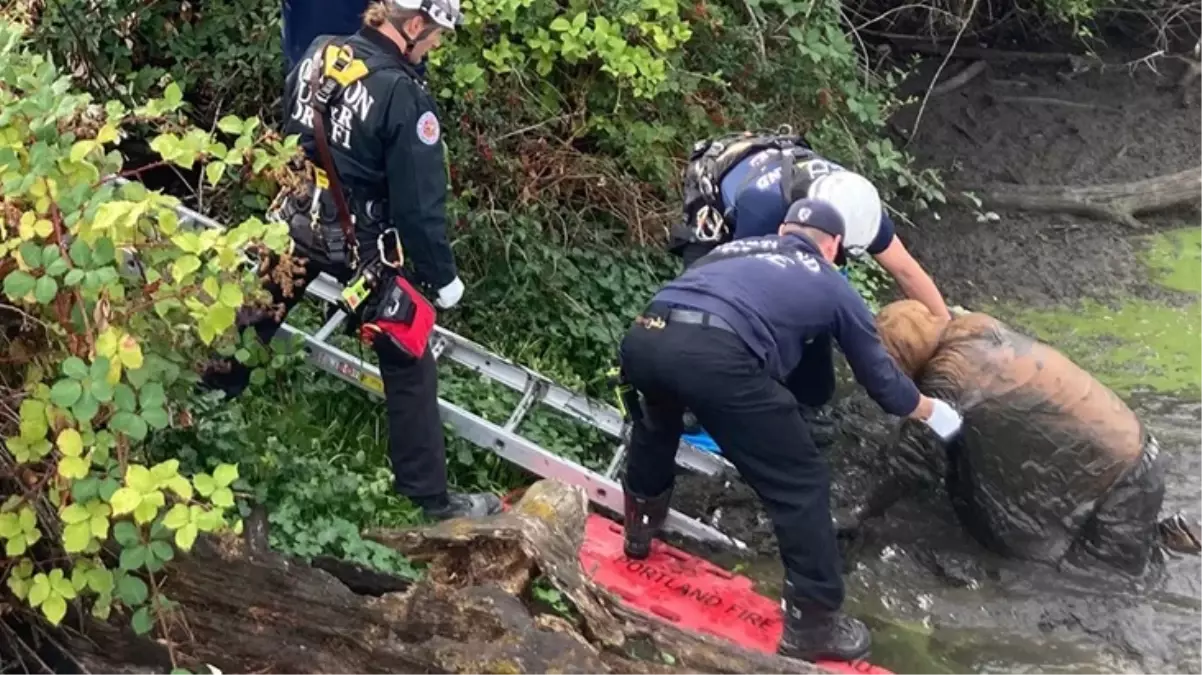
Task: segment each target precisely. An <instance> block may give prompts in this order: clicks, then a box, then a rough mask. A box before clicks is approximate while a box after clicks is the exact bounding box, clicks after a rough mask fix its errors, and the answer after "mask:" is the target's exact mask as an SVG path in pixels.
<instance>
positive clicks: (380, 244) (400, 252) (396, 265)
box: [376, 227, 405, 270]
mask: <svg viewBox="0 0 1202 675" xmlns="http://www.w3.org/2000/svg"><path fill="white" fill-rule="evenodd" d="M389 233H391V234H392V240H393V242H394V244H393V249H394V250H395V252H396V262H392V261H390V260H389V259H388V255H387V253H386V250H387V249H386V248H385V246H384V238H385V237H387V236H388V234H389ZM376 250H378V251H379V253H380V264H381V265H384V266H385V267H391V268H392V269H394V270H399V269H401V267H403V266H404V265H405V251H404V249H402V248H401V235H400V233H398V232H397V231H396V228H395V227H390V228H388V229H387V230H384V231H383V232H381V233H380V236H379V237H376Z"/></svg>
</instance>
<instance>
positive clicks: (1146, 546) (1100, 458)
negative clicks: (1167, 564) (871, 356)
mask: <svg viewBox="0 0 1202 675" xmlns="http://www.w3.org/2000/svg"><path fill="white" fill-rule="evenodd" d="M877 329H878V330H879V331H880V336H881V340H882V342H883V343H884V345H885V348H886V349H887V350H888V351H889V353H890V355H891V356H892V357H893V358H894V359H895V360H896V361H897V363H898V364H899V366H900V367H901V368H902V370H903V371H905V372H907V373H908V374H910V375H911V377H913V378H915V381H916V382H917V383H918V385H919V387H920V388H921V389H922V390H923V391H924V392H926V393H927V394H928V395H932V396H939V397H942V398H946V399H947V400H949V401H951V402H953V404H955V405H957V406H958V408H959V409H960V410H961V411H962V412H963V416H964V431H963V433H962V434H961V436H960V437H959V438H958V439H957V441H956V442H955V443H953V444H951V445H949V446H947V447H946V448H940V447H936V446H935V445H934V444H933V443H931V442H930V441H929V439H927V438H925V437H924V435H923V434H921V433H916V432H919V431H921V430H919V429H915V428H912V425H903V428H902V432H901V437H900V440H899V443H898V444H897V447H895V448H890V449H889V450H888V451H887V452H886V453H885V458H884V463H885V465H886V466H887V468H888V474H887V476H886V477H885V478H884V479H882V480H881V481H880V482H879V484H878V485H877V486H876V487H875V488H874V489H873V490H871V491H870V496H869V498H868V500H867V502H866V503H865V504H864V505H863V506H862V507H861V511H860V513H859V514H858V518H859V520H860V521H861V522H862V521H863V520H866V519H870V518H876V517H879V516H881V515H883V513H884V511H885V510H886V508H887V507H888V506H889V505H891V504H892V503H894V502H895V501H896V500H897V499H898V498H900V497H901V496H903V495H904V494H907V493H910V492H913V491H915V490H922V489H924V488H927V487H929V486H930V485H932V484H935V485H937V484H938V482H939V481H943V482H944V484H945V487H946V489H947V492H948V495H949V497H950V498H951V500H952V504H953V506H954V507H955V511H956V514H957V516H958V517H959V519H960V521H961V523H962V524H963V525H964V526H965V528H966V529H967V530H968V531H969V533H970V534H971V535H972V536H973V538H974V539H976V540H977V541H978V542H980V543H981V544H982V545H983V546H985V547H986V548H988V549H990V550H992V551H993V552H995V553H997V554H999V555H1003V556H1008V557H1014V558H1022V559H1027V560H1034V561H1039V562H1045V563H1050V564H1059V563H1060V562H1061V561H1069V562H1072V563H1074V564H1092V563H1093V562H1101V563H1104V564H1106V565H1109V566H1110V567H1112V568H1114V569H1117V570H1119V571H1121V572H1125V573H1127V574H1132V575H1139V574H1142V573H1143V571H1144V570H1145V568H1146V566H1147V564H1148V562H1149V561H1150V559H1151V558H1152V556H1153V553H1154V551H1155V550H1156V549H1157V547H1160V546H1163V547H1165V548H1168V549H1171V550H1175V551H1178V552H1182V553H1192V554H1195V555H1196V554H1198V553H1199V551H1200V550H1202V544H1200V543H1199V528H1198V524H1197V520H1196V519H1195V520H1194V521H1187V520H1186V518H1185V517H1184V516H1183V515H1181V514H1174V515H1171V516H1169V517H1167V518H1164V519H1163V520H1160V521H1159V522H1158V520H1157V519H1158V517H1159V513H1160V510H1161V505H1162V502H1163V500H1164V463H1165V455H1164V454H1163V453H1161V451H1160V449H1159V446H1158V444H1157V442H1156V439H1155V438H1154V437H1153V436H1152V434H1151V432H1150V431H1149V430H1148V429H1147V428H1146V427H1145V426H1144V425H1143V424H1142V423H1141V422H1140V420H1139V418H1138V417H1137V416H1136V415H1135V413H1134V412H1133V411H1132V410H1131V408H1130V407H1128V406H1127V404H1126V403H1124V402H1123V400H1122V399H1120V398H1119V397H1118V396H1117V395H1115V393H1114V392H1113V391H1111V390H1110V389H1109V388H1108V387H1106V386H1105V385H1103V384H1102V383H1101V382H1098V381H1097V380H1096V379H1094V377H1093V376H1091V375H1090V374H1089V373H1087V372H1086V371H1084V370H1082V369H1081V368H1079V367H1078V366H1077V365H1076V364H1074V363H1073V362H1072V361H1070V360H1069V359H1068V358H1066V357H1065V356H1064V355H1062V354H1061V353H1060V352H1058V351H1056V350H1055V349H1053V348H1051V347H1049V346H1048V345H1045V344H1042V343H1040V342H1038V341H1036V340H1033V339H1031V338H1029V337H1027V336H1025V335H1022V334H1021V333H1018V332H1015V331H1013V330H1011V329H1010V328H1009V327H1008V326H1006V325H1005V324H1003V323H1002V322H1000V321H998V320H997V319H994V318H993V317H990V316H988V315H986V314H982V313H965V314H962V315H960V316H957V317H956V318H955V319H953V320H952V321H951V322H950V323H948V324H942V323H941V322H940V321H939V320H938V319H937V318H936V317H935V316H933V315H932V314H931V312H930V311H929V310H928V309H927V308H926V307H924V306H923V305H922V304H920V303H918V302H914V301H912V300H907V301H901V302H896V303H893V304H890V305H888V306H887V307H885V308H884V309H883V310H881V312H880V314H879V315H878V316H877ZM847 525H848V529H854V527H856V526H857V525H858V522H852V523H847Z"/></svg>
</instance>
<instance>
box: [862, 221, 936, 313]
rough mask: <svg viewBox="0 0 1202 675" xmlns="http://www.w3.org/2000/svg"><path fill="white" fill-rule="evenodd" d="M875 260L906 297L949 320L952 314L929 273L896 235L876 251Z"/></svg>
mask: <svg viewBox="0 0 1202 675" xmlns="http://www.w3.org/2000/svg"><path fill="white" fill-rule="evenodd" d="M874 257H875V258H876V261H877V262H878V263H880V264H881V267H883V268H885V271H886V272H888V273H889V276H891V277H893V280H894V281H896V282H897V285H898V287H899V288H901V291H902V293H905V295H906V297H907V298H910V299H912V300H917V301H919V302H921V303H922V304H924V305H926V306H927V308H928V309H930V310H931V313H932V314H934V315H935V316H937V317H940V318H942V319H943V320H945V321H951V318H952V315H951V313H950V312H949V311H948V309H947V303H945V302H944V300H943V294H942V293H940V292H939V287H938V286H936V285H935V281H934V280H933V279H931V275H929V274H927V271H926V270H924V269H923V268H922V265H919V264H918V261H917V260H915V259H914V256H912V255H910V252H909V251H907V250H906V246H905V244H903V243H902V241H901V239H900V238H898V237H897V236H896V235H895V236H894V237H893V241H892V242H890V243H889V246H888V247H886V248H885V250H884V251H881V252H880V253H877V254H876V255H875V256H874Z"/></svg>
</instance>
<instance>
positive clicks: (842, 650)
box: [620, 199, 961, 661]
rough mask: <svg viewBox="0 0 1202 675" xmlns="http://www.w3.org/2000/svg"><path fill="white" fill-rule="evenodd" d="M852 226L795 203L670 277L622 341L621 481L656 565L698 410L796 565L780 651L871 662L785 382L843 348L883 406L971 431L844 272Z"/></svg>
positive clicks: (634, 531)
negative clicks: (930, 392) (690, 421)
mask: <svg viewBox="0 0 1202 675" xmlns="http://www.w3.org/2000/svg"><path fill="white" fill-rule="evenodd" d="M845 232H846V230H845V228H844V221H843V218H842V216H841V215H840V214H839V212H838V211H837V210H836V209H835V208H834V207H833V206H832V205H831V204H829V203H827V202H824V201H820V200H812V199H801V200H798V201H797V202H795V203H794V204H793V205H792V206H791V208H790V209H789V210H788V213H787V214H786V216H785V218H784V222H783V223H782V224H781V225H780V226H779V228H778V231H777V232H776V233H773V234H765V235H762V236H756V237H746V238H741V239H736V240H734V241H731V242H728V243H726V244H723V245H721V246H718V247H717V248H715V249H713V250H712V251H710V252H709V253H708V254H706V255H705V256H703V257H701V258H700V259H698V260H697V261H696V262H695V263H694V264H693V265H692V266H690V267H689V269H687V270H686V271H685V272H684V273H683V274H682V275H681V276H679V277H677V278H676V279H674V280H672V281H670V282H668V284H667V285H666V286H664V287H663V288H662V289H661V290H660V291H659V292H658V293H656V294H655V296H654V298H652V300H651V302H650V304H649V305H648V307H647V308H646V309H645V310H644V311H643V312H642V313H641V314H640V315H639V316H638V317H637V318H636V320H635V322H634V324H633V325H632V326H631V327H630V329H629V330H628V331H627V333H626V336H625V338H624V339H623V341H622V344H621V348H620V362H621V368H622V371H623V373H624V377H625V379H626V381H627V383H628V385H629V386H630V387H631V388H632V389H633V390H634V392H636V393H637V396H635V397H634V402H635V405H633V406H630V407H629V409H628V412H629V413H630V415H631V418H632V432H631V438H630V442H629V445H628V453H629V455H628V464H627V467H626V475H625V478H624V479H623V483H624V484H623V487H624V490H625V500H626V501H625V527H626V535H625V536H626V541H625V552H626V555H627V556H628V557H630V558H634V559H642V558H646V557H647V556H648V555H649V554H650V551H651V542H652V539H653V538H654V536H655V535H656V534H657V533H658V532H659V530H660V528H661V527H662V526H663V523H664V520H665V519H666V517H667V514H668V511H669V502H670V500H671V496H672V489H673V485H674V480H675V471H674V467H675V455H676V449H677V447H678V444H679V442H680V438H681V433H682V431H683V420H682V413H683V412H684V410H685V408H688V409H690V410H692V411H693V413H694V414H695V415H696V416H697V419H698V421H699V422H700V423H701V425H702V426H704V427H705V429H706V430H708V431H709V433H710V434H711V435H712V436H713V437H714V439H715V440H716V441H717V443H718V445H719V446H721V448H722V451H723V456H724V457H726V458H727V459H728V460H730V462H731V463H732V464H733V465H734V466H735V468H736V469H737V470H738V471H739V473H740V474H741V475H742V477H743V479H744V480H745V481H747V483H748V484H749V485H750V486H751V487H752V489H754V490H755V492H756V494H758V495H759V497H760V499H761V500H762V501H763V503H764V506H765V509H766V511H767V513H768V515H769V516H770V517H771V519H772V522H773V525H774V528H775V531H776V537H777V540H778V541H779V544H780V552H781V558H782V560H783V562H784V567H785V570H786V575H785V577H786V583H785V590H784V597H783V598H782V603H783V605H784V609H785V626H784V633H783V635H782V637H781V642H780V646H779V650H780V652H781V653H782V654H784V655H786V656H791V657H794V658H803V659H807V660H810V661H815V660H822V659H833V660H853V659H858V658H862V657H863V656H864V655H865V654H866V653H867V652H868V647H869V643H870V636H869V633H868V629H867V627H865V626H864V624H863V623H861V622H860V621H858V620H856V619H853V618H851V617H848V616H845V615H844V614H842V612H841V611H840V607H841V606H842V604H843V580H842V578H841V576H840V568H841V562H840V555H839V550H838V547H837V545H836V542H835V531H834V527H833V524H832V521H831V512H830V476H829V471H828V468H827V465H826V462H825V460H824V458H823V457H822V455H821V453H819V452H818V450H817V448H816V447H815V445H814V442H813V441H812V440H811V438H810V432H809V425H808V424H807V423H806V421H805V419H804V418H803V417H802V415H801V414H800V411H799V409H798V402H797V400H796V398H795V397H794V395H793V394H792V392H790V391H789V389H788V388H787V387H786V386H785V381H786V378H787V376H788V375H789V373H792V372H793V371H794V370H795V369H796V367H797V364H798V363H799V362H800V361H801V360H802V359H804V358H805V355H806V352H807V351H808V350H810V349H811V345H813V344H815V343H816V342H818V341H820V340H835V341H837V342H838V343H839V346H840V347H841V349H842V350H843V353H844V354H846V356H847V360H848V362H849V363H850V364H851V368H852V371H853V373H854V374H855V377H856V380H857V381H858V382H859V383H860V384H861V385H862V386H864V388H865V389H866V390H867V391H868V393H869V395H870V396H871V397H872V398H873V399H874V400H875V401H876V402H877V404H879V405H880V406H881V408H882V409H884V410H885V411H886V412H888V413H890V414H893V415H898V416H901V417H908V418H913V419H917V420H921V421H922V422H923V423H925V424H926V426H927V427H929V428H930V430H932V431H934V433H935V434H936V435H937V436H938V437H939V438H940V439H943V440H944V441H947V440H951V439H953V438H954V437H955V436H956V434H957V433H958V432H959V429H960V425H961V418H960V415H959V413H957V412H956V410H955V409H953V408H952V407H951V406H950V405H948V404H947V403H945V402H943V401H941V400H938V399H932V398H928V397H926V396H923V395H922V394H921V393H920V392H919V391H918V389H917V388H916V387H915V386H914V383H913V382H912V381H911V380H910V378H909V377H907V376H906V375H905V374H904V373H903V372H902V371H901V370H899V369H898V367H897V365H896V364H895V363H894V361H893V359H891V358H890V356H889V354H888V353H887V352H886V350H885V348H884V347H883V346H882V344H881V341H880V339H879V338H878V337H877V333H876V328H875V325H874V319H873V315H872V313H871V311H869V309H868V307H867V305H865V304H864V300H863V299H862V298H861V297H860V295H859V294H858V293H857V292H856V291H855V289H853V288H852V287H851V285H850V284H849V283H848V282H847V280H846V279H844V278H843V276H842V275H840V274H839V271H838V270H837V269H836V268H835V266H834V264H833V261H834V260H835V258H836V257H837V255H838V253H839V251H840V249H841V247H842V246H843V238H844V236H845Z"/></svg>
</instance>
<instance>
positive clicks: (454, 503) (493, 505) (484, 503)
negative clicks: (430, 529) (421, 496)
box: [422, 492, 501, 520]
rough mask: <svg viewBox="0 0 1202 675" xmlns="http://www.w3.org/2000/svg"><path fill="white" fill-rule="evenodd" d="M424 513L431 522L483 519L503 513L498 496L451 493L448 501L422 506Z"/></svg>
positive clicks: (437, 501) (447, 498) (486, 493)
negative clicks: (454, 519) (453, 519)
mask: <svg viewBox="0 0 1202 675" xmlns="http://www.w3.org/2000/svg"><path fill="white" fill-rule="evenodd" d="M422 512H423V513H425V514H426V517H427V518H429V519H431V520H450V519H451V518H483V517H484V516H491V515H493V514H495V513H500V512H501V500H500V498H498V497H497V496H496V495H494V494H491V493H488V492H481V493H476V494H458V493H454V492H452V493H450V494H448V495H447V497H446V499H443V500H436V501H435V502H434V503H426V504H423V505H422Z"/></svg>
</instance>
